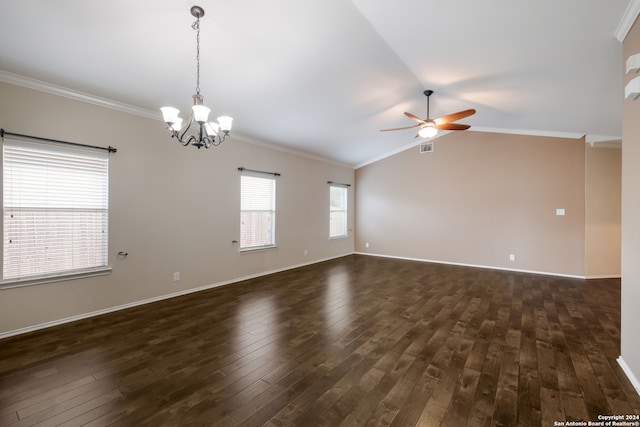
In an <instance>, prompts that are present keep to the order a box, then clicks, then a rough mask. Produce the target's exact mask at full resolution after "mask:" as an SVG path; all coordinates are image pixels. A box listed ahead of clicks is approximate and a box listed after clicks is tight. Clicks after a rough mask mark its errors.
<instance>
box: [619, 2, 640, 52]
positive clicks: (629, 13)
mask: <svg viewBox="0 0 640 427" xmlns="http://www.w3.org/2000/svg"><path fill="white" fill-rule="evenodd" d="M638 15H640V0H631V1H630V2H629V4H628V5H627V10H625V11H624V14H623V15H622V18H620V22H619V23H618V28H616V32H615V33H614V36H615V37H616V39H618V41H619V42H620V43H622V42H623V41H624V39H625V38H626V37H627V34H629V31H630V30H631V27H633V23H634V22H636V19H637V18H638Z"/></svg>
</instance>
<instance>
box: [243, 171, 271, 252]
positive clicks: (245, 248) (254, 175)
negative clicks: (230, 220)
mask: <svg viewBox="0 0 640 427" xmlns="http://www.w3.org/2000/svg"><path fill="white" fill-rule="evenodd" d="M263 175H267V174H260V173H251V172H242V173H241V174H240V239H239V241H238V245H239V250H240V252H241V253H249V252H256V251H263V250H269V249H274V248H277V234H276V230H277V227H276V218H277V202H276V195H277V181H276V176H277V175H274V176H273V177H269V176H263ZM245 179H255V180H264V181H268V182H269V183H270V184H271V186H272V194H271V197H270V199H271V208H270V209H266V210H265V209H243V181H244V180H245ZM246 212H268V213H269V214H270V216H269V223H270V230H268V231H267V234H268V235H269V234H270V235H271V239H270V241H269V242H268V243H266V244H254V245H249V246H243V240H244V237H245V236H244V227H243V216H244V215H243V214H244V213H246Z"/></svg>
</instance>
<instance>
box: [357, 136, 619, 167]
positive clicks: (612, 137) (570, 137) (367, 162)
mask: <svg viewBox="0 0 640 427" xmlns="http://www.w3.org/2000/svg"><path fill="white" fill-rule="evenodd" d="M470 131H473V132H487V133H503V134H508V135H528V136H542V137H549V138H568V139H580V138H582V137H584V136H585V134H584V133H577V132H553V131H542V130H525V129H502V128H491V127H482V126H473V128H472V129H471V130H470ZM450 133H451V132H450V131H444V132H439V133H438V135H436V136H435V137H433V138H429V141H433V140H434V139H438V138H440V137H442V136H445V135H448V134H450ZM594 137H595V135H594ZM603 138H604V139H603ZM605 139H606V141H607V142H613V141H616V140H619V139H620V137H616V136H606V137H605V136H600V135H598V141H597V142H602V141H605ZM423 142H425V140H424V139H420V140H419V141H418V142H412V143H410V144H406V145H403V146H402V147H400V148H397V149H395V150H392V151H389V152H387V153H384V154H381V155H379V156H377V157H374V158H372V159H369V160H366V161H364V162H362V163H358V164H357V165H356V166H355V169H359V168H361V167H364V166H367V165H370V164H371V163H375V162H378V161H380V160H383V159H386V158H387V157H391V156H393V155H395V154H398V153H401V152H402V151H405V150H408V149H410V148H412V147H417V146H418V145H420V144H422V143H423Z"/></svg>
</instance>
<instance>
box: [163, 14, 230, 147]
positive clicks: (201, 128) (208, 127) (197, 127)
mask: <svg viewBox="0 0 640 427" xmlns="http://www.w3.org/2000/svg"><path fill="white" fill-rule="evenodd" d="M191 15H193V16H195V18H196V21H195V22H194V23H193V24H192V25H191V28H193V29H194V30H195V31H196V94H195V95H193V106H192V107H191V109H192V111H191V117H190V118H189V121H188V122H187V123H186V124H185V125H184V126H183V125H182V119H181V118H180V117H178V114H180V110H178V109H177V108H173V107H162V108H161V109H160V110H161V111H162V116H163V119H164V121H165V122H166V123H167V125H168V126H169V131H170V132H171V137H172V138H176V139H177V140H178V142H180V144H182V145H183V146H185V147H186V146H187V145H193V146H194V147H198V149H200V148H202V147H204V148H209V147H211V146H212V145H213V146H217V145H220V144H221V143H222V142H223V141H224V140H225V139H226V138H227V136H229V132H230V131H231V123H232V121H233V119H232V118H231V117H229V116H220V117H218V119H217V120H218V121H217V122H209V121H208V119H209V112H210V111H211V109H210V108H208V107H206V106H205V105H204V104H203V98H202V95H200V18H202V17H203V16H204V9H203V8H201V7H200V6H192V7H191Z"/></svg>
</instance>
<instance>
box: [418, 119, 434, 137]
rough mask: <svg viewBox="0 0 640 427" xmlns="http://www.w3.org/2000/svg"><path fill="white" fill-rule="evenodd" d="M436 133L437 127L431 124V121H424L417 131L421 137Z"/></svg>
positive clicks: (432, 135)
mask: <svg viewBox="0 0 640 427" xmlns="http://www.w3.org/2000/svg"><path fill="white" fill-rule="evenodd" d="M437 134H438V129H436V127H435V126H434V125H433V123H426V124H425V125H424V126H423V127H422V129H420V130H419V131H418V135H420V137H421V138H432V137H434V136H436V135H437Z"/></svg>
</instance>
